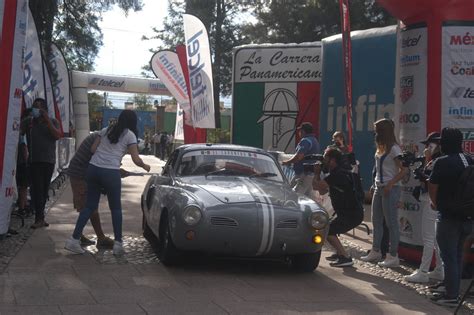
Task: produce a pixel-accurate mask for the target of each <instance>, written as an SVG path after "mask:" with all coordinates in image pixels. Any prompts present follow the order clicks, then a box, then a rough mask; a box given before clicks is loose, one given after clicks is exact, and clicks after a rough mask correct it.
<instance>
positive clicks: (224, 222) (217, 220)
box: [211, 217, 239, 226]
mask: <svg viewBox="0 0 474 315" xmlns="http://www.w3.org/2000/svg"><path fill="white" fill-rule="evenodd" d="M211 224H212V225H221V226H237V225H239V224H238V223H237V221H235V220H234V219H231V218H226V217H211Z"/></svg>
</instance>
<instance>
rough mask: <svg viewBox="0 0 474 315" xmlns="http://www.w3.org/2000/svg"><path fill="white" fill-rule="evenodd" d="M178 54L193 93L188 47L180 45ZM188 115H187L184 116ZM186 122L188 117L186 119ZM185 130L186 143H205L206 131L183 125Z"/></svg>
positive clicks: (177, 47) (177, 48)
mask: <svg viewBox="0 0 474 315" xmlns="http://www.w3.org/2000/svg"><path fill="white" fill-rule="evenodd" d="M176 53H177V54H178V58H179V63H180V64H181V68H182V69H183V74H184V78H185V79H186V85H187V88H188V94H189V92H190V91H191V89H190V88H189V70H188V63H187V60H188V59H187V56H186V46H184V45H178V46H176ZM184 115H186V114H184ZM185 120H186V117H185ZM183 129H184V143H186V144H188V143H205V142H206V136H207V132H206V129H203V128H194V127H193V126H189V125H187V124H184V125H183Z"/></svg>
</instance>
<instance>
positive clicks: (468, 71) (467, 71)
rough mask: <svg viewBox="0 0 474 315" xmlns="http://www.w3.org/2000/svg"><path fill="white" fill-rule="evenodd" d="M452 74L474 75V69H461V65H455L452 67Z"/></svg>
mask: <svg viewBox="0 0 474 315" xmlns="http://www.w3.org/2000/svg"><path fill="white" fill-rule="evenodd" d="M451 74H453V75H468V76H469V75H474V67H461V66H460V65H453V66H452V67H451Z"/></svg>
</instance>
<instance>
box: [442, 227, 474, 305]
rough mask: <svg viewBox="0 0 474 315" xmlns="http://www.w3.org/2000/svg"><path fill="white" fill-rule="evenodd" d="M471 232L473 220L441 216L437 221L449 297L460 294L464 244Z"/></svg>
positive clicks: (445, 282)
mask: <svg viewBox="0 0 474 315" xmlns="http://www.w3.org/2000/svg"><path fill="white" fill-rule="evenodd" d="M471 232H472V221H463V220H459V219H454V218H448V219H446V218H441V219H440V220H438V222H437V225H436V240H437V241H438V246H439V251H440V253H441V258H442V259H443V263H444V285H445V287H446V295H447V297H449V298H456V297H458V295H459V286H460V284H461V275H462V252H463V245H464V241H465V240H466V238H467V237H468V236H469V234H471Z"/></svg>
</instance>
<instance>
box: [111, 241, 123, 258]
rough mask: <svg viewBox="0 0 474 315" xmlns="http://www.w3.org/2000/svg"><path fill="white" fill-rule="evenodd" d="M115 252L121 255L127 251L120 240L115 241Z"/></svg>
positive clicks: (116, 254)
mask: <svg viewBox="0 0 474 315" xmlns="http://www.w3.org/2000/svg"><path fill="white" fill-rule="evenodd" d="M112 251H113V253H114V255H115V256H121V255H123V254H125V251H124V250H123V245H122V243H120V242H117V241H115V242H114V248H113V250H112Z"/></svg>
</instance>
